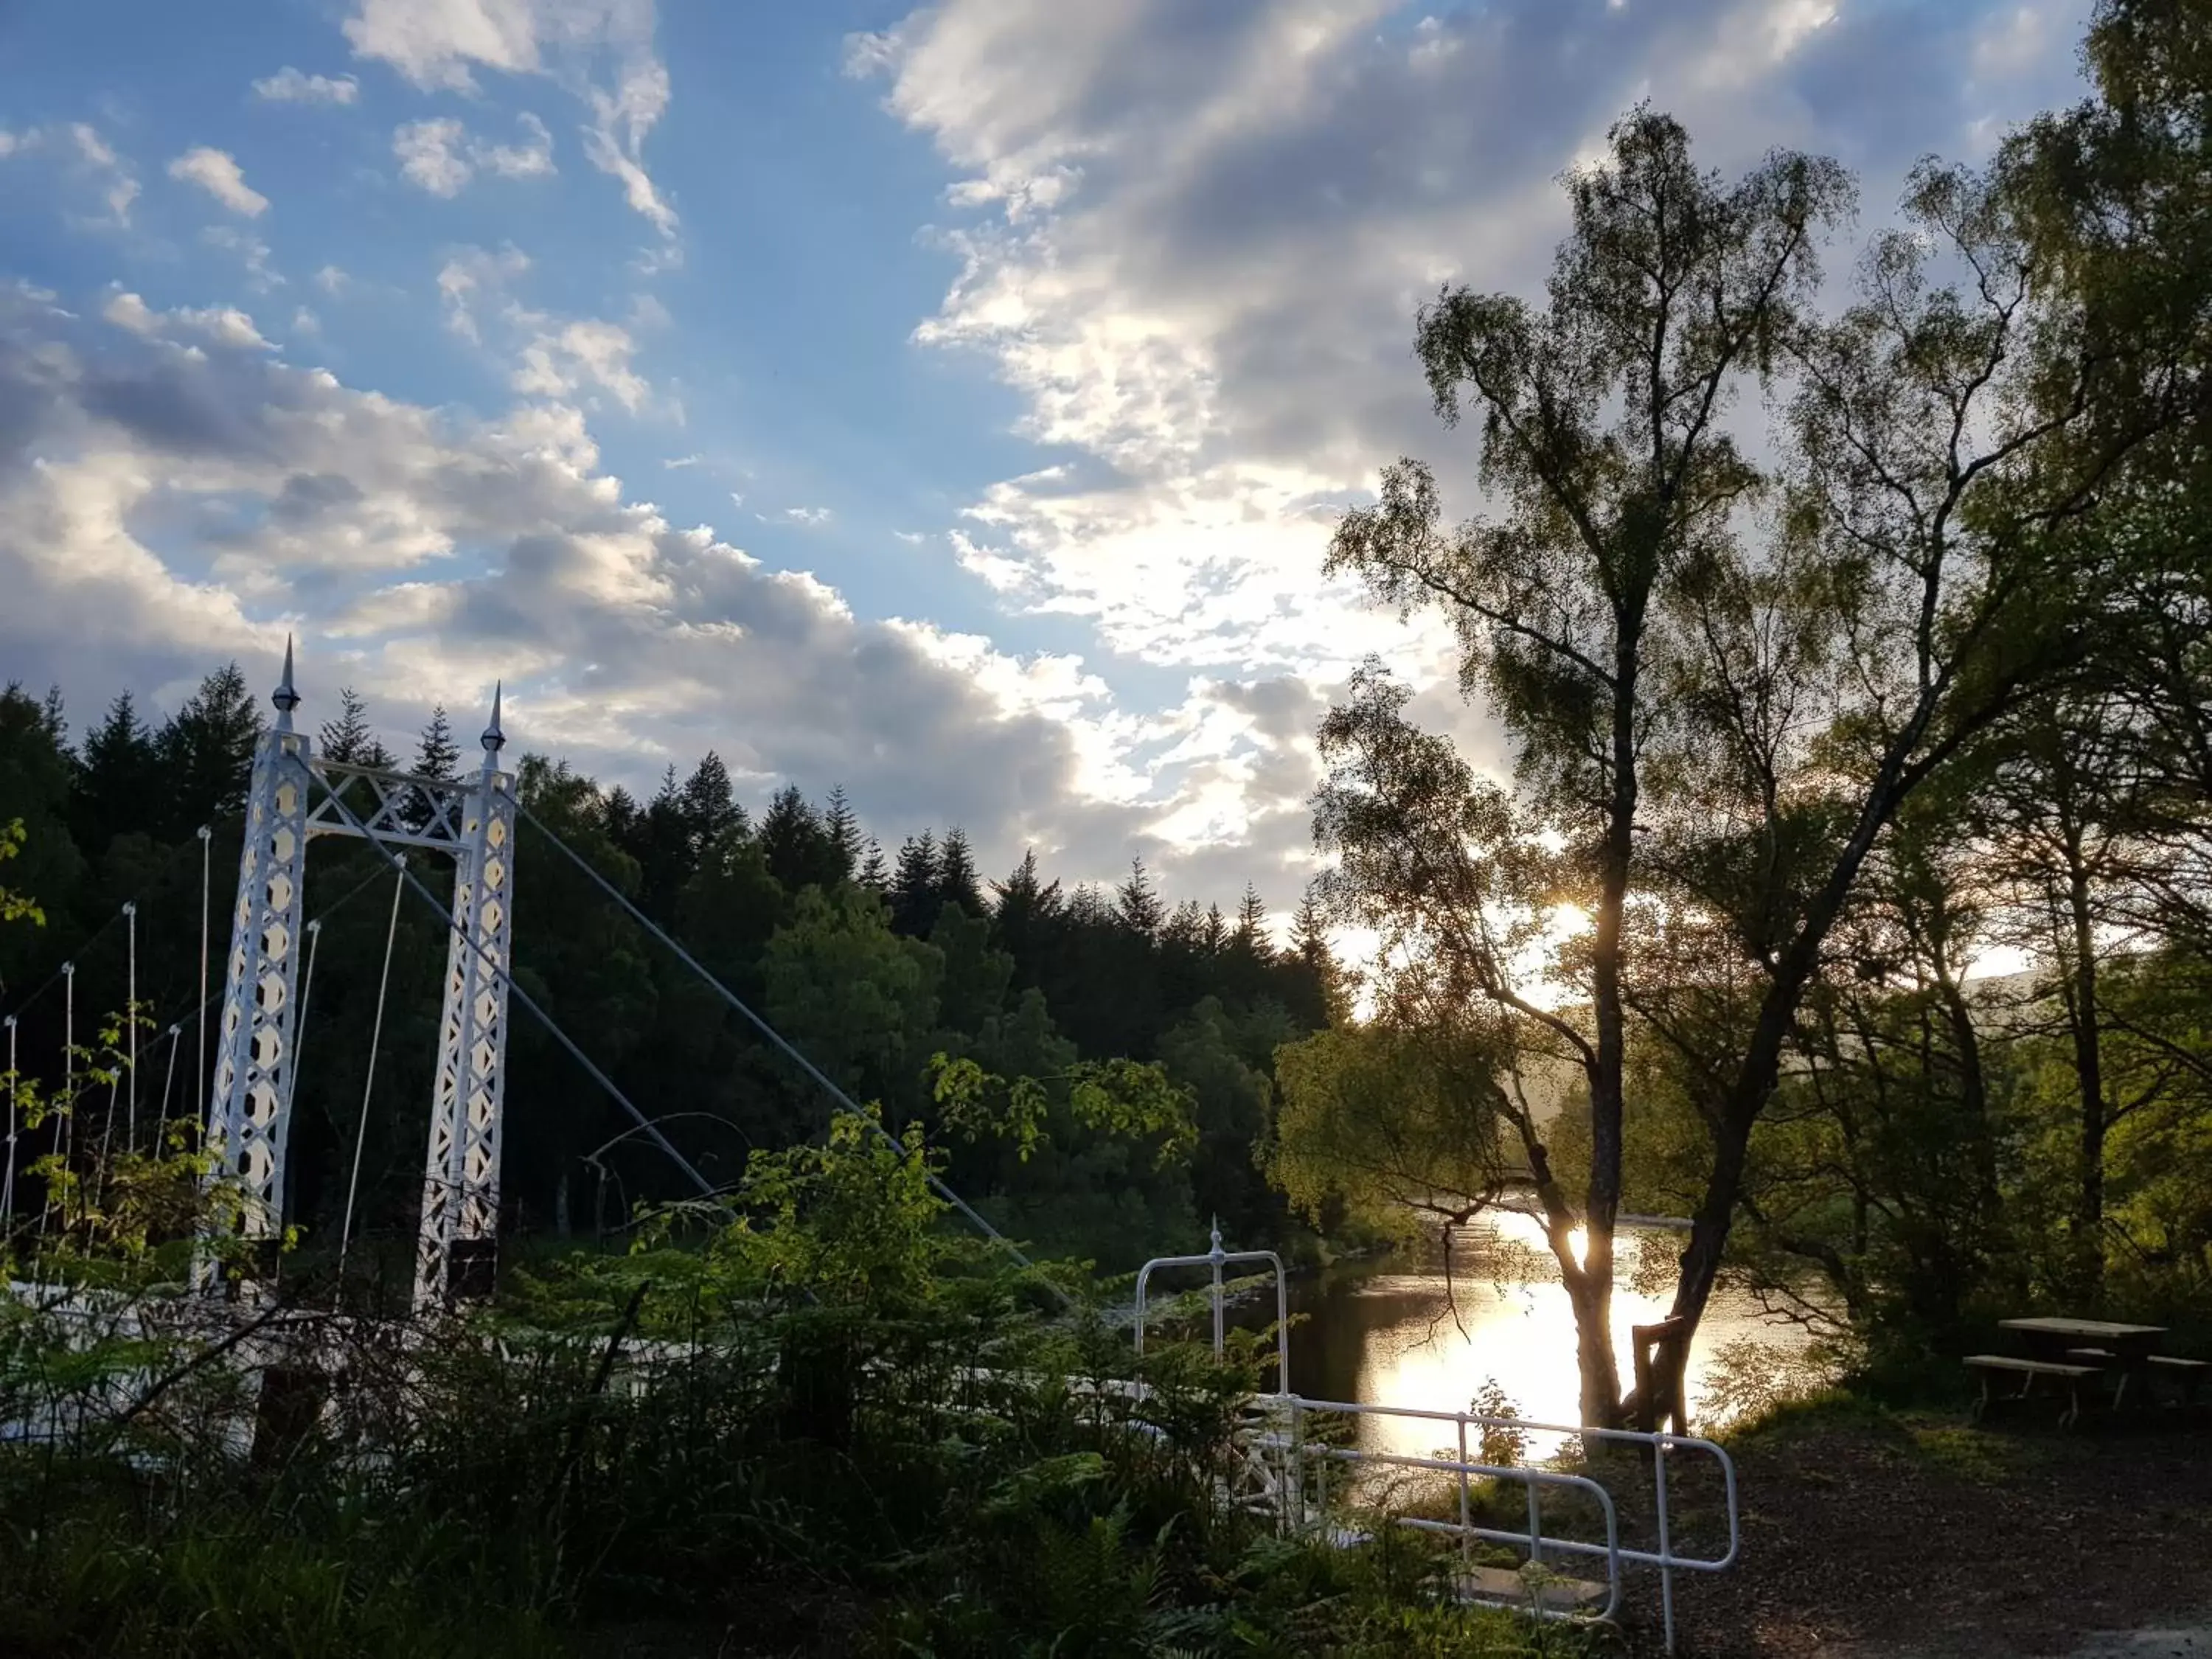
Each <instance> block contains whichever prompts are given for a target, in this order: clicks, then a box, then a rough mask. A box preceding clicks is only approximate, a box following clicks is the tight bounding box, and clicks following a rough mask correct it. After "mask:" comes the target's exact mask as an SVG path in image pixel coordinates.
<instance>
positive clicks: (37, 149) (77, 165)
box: [0, 121, 138, 229]
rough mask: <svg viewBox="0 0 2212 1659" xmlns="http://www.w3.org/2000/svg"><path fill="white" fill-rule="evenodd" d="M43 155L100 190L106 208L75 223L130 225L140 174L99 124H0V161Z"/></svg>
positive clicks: (76, 220) (27, 158) (120, 227)
mask: <svg viewBox="0 0 2212 1659" xmlns="http://www.w3.org/2000/svg"><path fill="white" fill-rule="evenodd" d="M40 156H46V157H48V158H52V159H53V160H56V161H58V162H59V163H60V165H61V166H62V167H63V168H64V170H65V171H66V172H67V173H72V174H75V175H76V176H77V177H78V178H79V179H83V180H87V181H89V182H90V183H91V184H92V185H93V186H94V188H96V189H97V190H98V191H99V192H100V203H101V205H102V206H104V207H105V208H106V210H107V211H106V213H105V214H104V215H100V216H94V217H91V218H76V219H75V220H74V222H76V223H78V224H82V225H87V226H95V227H96V226H108V227H112V228H117V229H127V228H129V226H130V223H131V204H133V203H135V202H136V201H137V199H138V179H137V174H136V173H133V172H132V171H131V166H130V164H129V163H128V162H126V161H124V159H123V158H122V157H121V156H120V155H117V154H116V153H115V150H114V149H113V148H112V146H111V145H110V144H109V143H108V142H107V141H106V139H105V138H104V137H101V136H100V130H99V129H98V128H97V127H95V126H94V125H92V124H91V123H90V122H89V121H70V122H66V123H56V124H54V125H49V126H32V127H25V128H22V129H21V130H20V131H9V130H8V129H6V128H4V127H0V161H9V160H11V159H13V158H17V157H21V158H24V159H26V160H29V159H32V158H36V157H40Z"/></svg>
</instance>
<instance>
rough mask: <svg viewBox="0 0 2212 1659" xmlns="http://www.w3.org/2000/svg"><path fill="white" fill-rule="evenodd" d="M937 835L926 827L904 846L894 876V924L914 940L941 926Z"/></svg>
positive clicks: (892, 903) (924, 936)
mask: <svg viewBox="0 0 2212 1659" xmlns="http://www.w3.org/2000/svg"><path fill="white" fill-rule="evenodd" d="M937 878H938V856H937V837H936V836H934V835H933V834H932V833H931V832H930V831H928V830H927V829H925V830H923V831H922V832H921V835H920V836H908V837H907V839H906V842H905V844H904V845H902V847H900V848H899V855H898V869H897V871H896V872H895V873H894V874H893V875H892V877H891V926H892V927H896V929H897V930H898V931H899V932H900V933H905V934H907V935H908V936H909V937H911V938H914V939H927V938H928V937H929V930H930V929H931V928H933V927H935V926H937V911H938V905H939V901H938V896H937Z"/></svg>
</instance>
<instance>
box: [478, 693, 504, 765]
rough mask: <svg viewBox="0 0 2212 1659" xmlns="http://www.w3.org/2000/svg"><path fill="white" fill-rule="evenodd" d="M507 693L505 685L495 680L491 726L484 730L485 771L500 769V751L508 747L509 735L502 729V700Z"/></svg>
mask: <svg viewBox="0 0 2212 1659" xmlns="http://www.w3.org/2000/svg"><path fill="white" fill-rule="evenodd" d="M505 691H506V685H505V683H504V682H502V681H500V680H494V681H493V682H492V684H491V724H490V725H489V726H485V727H484V729H483V750H484V770H485V771H487V772H495V771H497V770H498V769H499V751H500V750H502V749H504V748H506V747H507V733H506V732H503V731H501V729H500V724H499V706H500V699H501V696H502V695H503V694H504V693H505Z"/></svg>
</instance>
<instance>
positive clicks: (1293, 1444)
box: [1134, 1221, 1743, 1653]
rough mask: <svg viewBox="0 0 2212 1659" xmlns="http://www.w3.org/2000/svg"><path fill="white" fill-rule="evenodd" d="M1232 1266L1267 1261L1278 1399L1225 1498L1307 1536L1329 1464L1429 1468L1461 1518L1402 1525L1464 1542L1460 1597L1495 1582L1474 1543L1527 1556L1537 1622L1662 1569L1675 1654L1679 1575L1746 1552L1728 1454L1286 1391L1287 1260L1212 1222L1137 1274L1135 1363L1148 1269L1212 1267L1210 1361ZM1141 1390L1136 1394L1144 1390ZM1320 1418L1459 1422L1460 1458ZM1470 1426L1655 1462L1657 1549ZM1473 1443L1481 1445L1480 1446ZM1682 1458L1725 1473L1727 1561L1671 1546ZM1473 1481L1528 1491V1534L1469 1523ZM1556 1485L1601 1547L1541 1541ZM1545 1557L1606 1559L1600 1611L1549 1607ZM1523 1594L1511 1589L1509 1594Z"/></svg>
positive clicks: (1673, 1438)
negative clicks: (1446, 1483) (1361, 1443)
mask: <svg viewBox="0 0 2212 1659" xmlns="http://www.w3.org/2000/svg"><path fill="white" fill-rule="evenodd" d="M1232 1261H1264V1262H1267V1264H1268V1265H1269V1266H1270V1267H1273V1270H1274V1280H1275V1365H1276V1372H1275V1378H1276V1381H1275V1389H1276V1391H1275V1392H1274V1393H1273V1394H1272V1395H1268V1394H1262V1395H1257V1396H1255V1398H1254V1400H1253V1401H1252V1410H1253V1413H1254V1419H1253V1420H1252V1421H1251V1422H1250V1423H1249V1425H1248V1426H1247V1428H1246V1430H1245V1431H1243V1433H1242V1434H1241V1435H1240V1436H1239V1437H1238V1441H1239V1444H1238V1461H1237V1464H1236V1466H1235V1467H1234V1468H1233V1469H1232V1471H1231V1483H1230V1490H1229V1493H1228V1496H1229V1497H1230V1498H1231V1500H1232V1501H1234V1502H1237V1503H1238V1504H1243V1505H1244V1506H1246V1507H1248V1508H1252V1509H1256V1510H1261V1511H1263V1512H1271V1513H1273V1515H1274V1516H1276V1517H1277V1519H1278V1521H1279V1524H1280V1525H1282V1527H1283V1528H1285V1530H1286V1531H1291V1532H1306V1531H1310V1530H1311V1529H1313V1528H1316V1527H1326V1526H1327V1525H1328V1501H1327V1498H1328V1493H1327V1475H1326V1469H1327V1468H1328V1464H1330V1463H1332V1462H1335V1463H1344V1464H1349V1465H1352V1466H1354V1467H1358V1466H1361V1465H1372V1466H1376V1467H1379V1468H1407V1469H1424V1470H1429V1471H1431V1472H1435V1473H1441V1474H1450V1475H1454V1476H1456V1477H1457V1482H1458V1486H1459V1518H1458V1520H1456V1521H1437V1520H1433V1519H1431V1518H1428V1517H1425V1516H1400V1517H1398V1521H1399V1524H1400V1525H1401V1526H1406V1527H1410V1528H1415V1529H1417V1530H1419V1531H1424V1532H1435V1533H1443V1534H1447V1535H1450V1536H1455V1537H1457V1538H1458V1539H1459V1540H1460V1547H1461V1553H1462V1560H1463V1565H1464V1572H1463V1577H1464V1580H1465V1585H1464V1590H1465V1593H1468V1594H1469V1595H1474V1596H1478V1597H1479V1596H1481V1595H1487V1594H1491V1593H1492V1592H1491V1591H1490V1590H1489V1589H1486V1584H1487V1583H1488V1581H1489V1579H1491V1578H1494V1577H1495V1575H1482V1574H1479V1573H1478V1572H1477V1571H1476V1570H1475V1569H1474V1565H1473V1561H1472V1553H1473V1550H1474V1544H1475V1543H1476V1541H1484V1542H1487V1543H1493V1544H1505V1545H1508V1546H1510V1547H1517V1548H1521V1549H1525V1550H1526V1551H1527V1552H1528V1559H1529V1561H1530V1562H1531V1563H1532V1564H1533V1565H1534V1567H1535V1568H1536V1569H1537V1570H1538V1571H1536V1572H1535V1573H1534V1574H1532V1575H1531V1576H1530V1577H1529V1578H1528V1579H1527V1580H1525V1581H1522V1589H1525V1591H1526V1593H1527V1594H1528V1597H1529V1607H1528V1611H1530V1612H1532V1613H1535V1614H1536V1615H1537V1616H1538V1617H1540V1618H1575V1619H1592V1618H1595V1619H1600V1620H1603V1619H1610V1618H1612V1617H1613V1613H1615V1611H1616V1610H1617V1609H1618V1607H1619V1605H1620V1566H1621V1564H1622V1563H1623V1562H1626V1563H1629V1564H1631V1565H1638V1566H1648V1567H1655V1568H1656V1569H1657V1570H1658V1572H1659V1583H1660V1600H1661V1604H1662V1617H1663V1620H1664V1623H1665V1627H1666V1642H1667V1651H1668V1652H1669V1653H1672V1652H1673V1651H1674V1575H1675V1573H1676V1572H1678V1571H1692V1572H1723V1571H1727V1570H1728V1569H1729V1567H1732V1566H1734V1565H1735V1560H1736V1556H1737V1554H1738V1553H1739V1552H1740V1551H1741V1548H1742V1542H1743V1522H1742V1516H1741V1512H1740V1510H1739V1509H1738V1507H1737V1502H1736V1480H1735V1460H1734V1459H1733V1458H1731V1457H1730V1456H1729V1454H1728V1451H1727V1449H1725V1448H1723V1447H1722V1446H1719V1445H1717V1444H1716V1443H1714V1442H1712V1441H1711V1440H1705V1439H1702V1438H1699V1437H1697V1436H1694V1435H1683V1434H1665V1433H1653V1432H1647V1431H1642V1430H1636V1429H1593V1428H1584V1427H1583V1426H1581V1425H1571V1424H1565V1423H1537V1422H1532V1421H1529V1420H1528V1419H1523V1418H1518V1417H1502V1416H1498V1415H1496V1414H1493V1413H1484V1412H1439V1411H1428V1410H1425V1409H1421V1408H1419V1407H1412V1406H1378V1405H1367V1404H1363V1403H1356V1402H1353V1401H1340V1400H1308V1399H1306V1398H1305V1397H1304V1396H1303V1395H1297V1394H1293V1393H1292V1392H1291V1358H1290V1355H1291V1350H1290V1292H1289V1288H1288V1285H1287V1283H1286V1281H1285V1276H1284V1273H1283V1263H1282V1259H1281V1258H1280V1257H1279V1256H1278V1255H1276V1254H1275V1253H1274V1252H1273V1251H1272V1250H1225V1249H1223V1248H1222V1243H1221V1226H1220V1224H1219V1222H1218V1221H1217V1222H1216V1223H1215V1224H1214V1228H1213V1237H1212V1248H1211V1249H1208V1250H1207V1251H1206V1253H1205V1254H1204V1255H1164V1256H1155V1257H1154V1258H1153V1259H1152V1260H1151V1261H1147V1262H1146V1263H1145V1265H1144V1266H1143V1267H1139V1269H1138V1270H1137V1285H1136V1307H1135V1310H1134V1311H1135V1327H1136V1352H1137V1353H1138V1355H1139V1358H1142V1356H1143V1354H1144V1352H1145V1325H1146V1299H1147V1290H1148V1287H1149V1285H1150V1284H1151V1281H1152V1273H1153V1271H1154V1270H1155V1269H1157V1268H1164V1267H1208V1268H1211V1269H1212V1284H1211V1285H1210V1286H1209V1287H1208V1288H1209V1292H1210V1297H1211V1300H1212V1313H1213V1357H1214V1358H1216V1359H1219V1358H1221V1357H1222V1355H1223V1352H1224V1349H1225V1331H1224V1324H1225V1318H1224V1310H1225V1295H1224V1287H1223V1279H1222V1271H1221V1270H1222V1268H1223V1267H1225V1266H1226V1265H1227V1264H1229V1263H1230V1262H1232ZM1138 1386H1139V1387H1140V1388H1141V1387H1142V1386H1143V1384H1142V1383H1141V1382H1140V1383H1139V1384H1138ZM1317 1415H1319V1416H1337V1417H1342V1418H1350V1419H1359V1418H1368V1417H1381V1418H1401V1419H1414V1420H1418V1421H1422V1422H1431V1423H1449V1424H1452V1425H1454V1426H1455V1433H1456V1435H1457V1439H1458V1444H1457V1447H1456V1452H1457V1455H1456V1456H1455V1457H1443V1456H1437V1457H1412V1456H1407V1455H1402V1454H1400V1453H1395V1452H1382V1451H1371V1450H1367V1449H1363V1448H1360V1447H1358V1446H1338V1445H1331V1444H1328V1443H1326V1442H1321V1441H1316V1440H1313V1439H1312V1438H1310V1435H1309V1432H1308V1431H1309V1428H1310V1423H1311V1420H1312V1419H1314V1418H1315V1417H1316V1416H1317ZM1470 1428H1472V1429H1474V1431H1476V1432H1477V1435H1478V1437H1479V1436H1480V1432H1481V1431H1484V1430H1486V1429H1487V1430H1494V1431H1499V1432H1502V1433H1504V1434H1508V1435H1511V1436H1515V1437H1519V1438H1520V1439H1521V1440H1522V1442H1523V1443H1525V1442H1526V1438H1527V1437H1528V1436H1529V1435H1531V1434H1541V1435H1561V1436H1571V1437H1577V1438H1579V1439H1582V1440H1583V1441H1585V1442H1596V1443H1603V1444H1607V1445H1622V1446H1635V1447H1638V1448H1641V1449H1643V1450H1644V1452H1645V1453H1646V1454H1647V1455H1649V1457H1650V1464H1651V1483H1652V1508H1653V1513H1654V1515H1655V1516H1656V1522H1657V1528H1658V1534H1659V1537H1658V1544H1659V1547H1658V1548H1657V1549H1656V1551H1655V1550H1639V1549H1631V1548H1627V1547H1623V1546H1622V1544H1621V1542H1620V1531H1619V1526H1618V1522H1617V1520H1616V1517H1615V1511H1614V1507H1613V1495H1612V1493H1611V1492H1608V1491H1607V1490H1606V1489H1605V1488H1604V1487H1603V1486H1601V1485H1600V1484H1599V1483H1598V1482H1597V1481H1596V1480H1593V1479H1591V1478H1590V1477H1589V1476H1585V1475H1568V1474H1561V1473H1559V1471H1556V1470H1548V1469H1543V1468H1536V1467H1534V1465H1531V1464H1528V1463H1527V1462H1516V1463H1513V1464H1510V1465H1498V1464H1492V1463H1486V1462H1480V1461H1471V1460H1470V1459H1469V1458H1468V1430H1469V1429H1470ZM1477 1443H1478V1444H1480V1440H1479V1439H1478V1442H1477ZM1685 1452H1688V1453H1697V1454H1702V1455H1706V1456H1710V1457H1711V1458H1712V1459H1714V1460H1715V1461H1716V1462H1717V1463H1718V1464H1719V1465H1720V1469H1721V1480H1722V1485H1723V1490H1724V1492H1725V1493H1726V1498H1727V1510H1728V1529H1729V1542H1728V1550H1727V1552H1726V1553H1724V1554H1722V1555H1717V1556H1695V1555H1682V1554H1678V1553H1676V1552H1675V1550H1674V1518H1673V1515H1672V1512H1671V1510H1670V1507H1669V1498H1668V1485H1667V1468H1668V1462H1669V1460H1670V1459H1671V1458H1673V1457H1674V1456H1675V1455H1678V1454H1680V1453H1685ZM1316 1460H1318V1472H1319V1473H1320V1479H1319V1480H1318V1481H1317V1482H1316V1483H1315V1484H1314V1485H1312V1486H1310V1485H1309V1483H1308V1481H1307V1479H1306V1470H1307V1468H1308V1466H1309V1464H1313V1463H1316ZM1475 1480H1511V1481H1516V1482H1518V1483H1519V1484H1520V1485H1521V1486H1523V1487H1525V1488H1526V1489H1527V1491H1528V1529H1527V1530H1526V1531H1525V1532H1512V1531H1508V1530H1501V1529H1499V1528H1489V1527H1481V1526H1478V1525H1476V1524H1475V1522H1474V1506H1473V1482H1474V1481H1475ZM1547 1486H1573V1487H1575V1488H1577V1489H1587V1490H1589V1491H1590V1492H1594V1493H1595V1496H1596V1498H1597V1499H1598V1502H1599V1504H1600V1507H1601V1510H1602V1511H1603V1513H1604V1516H1605V1528H1606V1538H1605V1541H1604V1542H1603V1543H1599V1542H1597V1541H1594V1540H1588V1539H1570V1538H1560V1537H1558V1536H1556V1535H1551V1536H1547V1534H1545V1532H1544V1528H1543V1516H1542V1512H1541V1507H1540V1505H1539V1503H1538V1497H1539V1492H1540V1490H1541V1488H1544V1487H1547ZM1547 1550H1549V1551H1553V1552H1555V1553H1560V1554H1565V1555H1582V1556H1585V1557H1587V1556H1601V1557H1603V1558H1604V1559H1605V1563H1606V1584H1607V1599H1606V1602H1605V1605H1604V1607H1603V1608H1602V1610H1601V1611H1598V1612H1596V1613H1591V1612H1589V1610H1587V1609H1582V1610H1577V1609H1572V1608H1563V1607H1553V1606H1550V1605H1547V1601H1546V1600H1545V1595H1546V1591H1545V1589H1544V1583H1543V1580H1544V1574H1543V1572H1542V1571H1541V1569H1542V1568H1543V1566H1544V1560H1543V1558H1544V1553H1545V1552H1546V1551H1547ZM1518 1593H1519V1591H1517V1590H1516V1595H1517V1594H1518Z"/></svg>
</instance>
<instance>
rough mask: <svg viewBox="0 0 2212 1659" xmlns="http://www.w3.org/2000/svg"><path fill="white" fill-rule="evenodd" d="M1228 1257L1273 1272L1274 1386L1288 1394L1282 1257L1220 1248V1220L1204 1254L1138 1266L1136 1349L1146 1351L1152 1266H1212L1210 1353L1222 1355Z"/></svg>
mask: <svg viewBox="0 0 2212 1659" xmlns="http://www.w3.org/2000/svg"><path fill="white" fill-rule="evenodd" d="M1231 1261H1264V1262H1266V1263H1267V1265H1268V1266H1269V1267H1272V1268H1273V1269H1274V1272H1275V1389H1276V1392H1277V1393H1278V1394H1287V1393H1288V1392H1289V1391H1290V1387H1291V1291H1290V1280H1289V1279H1288V1277H1287V1276H1286V1275H1285V1273H1284V1272H1283V1258H1282V1257H1280V1256H1279V1255H1276V1254H1275V1253H1274V1252H1273V1250H1225V1249H1222V1248H1221V1223H1220V1222H1219V1221H1218V1220H1217V1221H1216V1222H1215V1223H1214V1224H1213V1245H1212V1249H1209V1250H1207V1251H1206V1254H1205V1255H1156V1256H1154V1257H1153V1258H1152V1260H1151V1261H1147V1262H1146V1263H1145V1265H1144V1266H1143V1267H1139V1268H1138V1269H1137V1310H1136V1326H1137V1353H1138V1355H1139V1358H1141V1357H1142V1356H1143V1354H1144V1352H1145V1300H1146V1289H1147V1287H1148V1286H1149V1285H1151V1283H1152V1273H1153V1272H1154V1270H1155V1269H1158V1268H1161V1267H1211V1268H1212V1269H1213V1283H1212V1286H1211V1287H1210V1288H1211V1291H1212V1298H1213V1357H1214V1358H1216V1359H1218V1358H1221V1354H1222V1349H1223V1346H1224V1343H1225V1334H1226V1333H1225V1327H1224V1325H1223V1322H1222V1310H1223V1308H1224V1306H1225V1302H1224V1298H1223V1295H1222V1280H1221V1270H1222V1268H1223V1267H1226V1266H1227V1265H1228V1264H1229V1263H1230V1262H1231Z"/></svg>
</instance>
